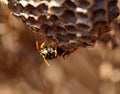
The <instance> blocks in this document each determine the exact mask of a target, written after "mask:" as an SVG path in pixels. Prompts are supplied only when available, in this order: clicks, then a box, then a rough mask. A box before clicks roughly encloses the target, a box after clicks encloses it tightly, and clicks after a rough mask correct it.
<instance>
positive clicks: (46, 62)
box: [43, 56, 50, 66]
mask: <svg viewBox="0 0 120 94" xmlns="http://www.w3.org/2000/svg"><path fill="white" fill-rule="evenodd" d="M43 59H44V62H45V64H46V65H47V66H50V64H49V63H48V61H47V60H46V59H45V57H44V56H43Z"/></svg>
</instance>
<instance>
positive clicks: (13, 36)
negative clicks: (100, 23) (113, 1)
mask: <svg viewBox="0 0 120 94" xmlns="http://www.w3.org/2000/svg"><path fill="white" fill-rule="evenodd" d="M118 1H119V4H118V5H119V6H120V0H118ZM119 32H120V16H119V17H118V19H117V20H116V21H115V22H114V24H113V28H112V30H111V31H110V32H108V33H106V34H105V35H104V36H102V38H101V39H100V40H99V41H98V42H97V43H96V45H95V47H94V48H79V49H78V50H76V51H75V52H74V53H72V54H71V55H70V56H69V57H68V58H67V59H66V60H63V59H54V60H51V61H49V62H50V63H51V66H50V67H47V66H46V65H45V63H43V60H42V58H41V56H39V55H38V53H37V51H36V49H35V41H36V40H40V38H39V36H38V35H37V34H35V33H33V32H31V31H29V30H28V28H27V27H25V26H24V25H23V23H22V22H21V21H19V20H17V19H16V18H14V17H13V16H12V15H11V14H10V12H9V11H8V9H7V8H6V6H2V5H0V94H73V93H74V94H120V34H119Z"/></svg>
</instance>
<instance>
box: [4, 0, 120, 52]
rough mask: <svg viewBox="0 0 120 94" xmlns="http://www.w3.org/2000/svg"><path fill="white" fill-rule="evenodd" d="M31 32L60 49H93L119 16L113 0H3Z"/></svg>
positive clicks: (115, 1) (115, 0)
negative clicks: (88, 47)
mask: <svg viewBox="0 0 120 94" xmlns="http://www.w3.org/2000/svg"><path fill="white" fill-rule="evenodd" d="M4 2H5V3H6V4H7V5H8V7H9V9H10V10H11V12H12V13H13V15H14V16H16V17H17V18H19V19H21V20H22V21H23V22H24V23H25V24H26V25H27V26H28V27H29V28H30V29H31V30H32V31H35V32H37V33H38V34H40V36H41V37H43V38H44V39H46V40H47V41H49V44H51V43H52V44H53V45H55V46H57V47H60V48H62V49H64V50H67V51H71V50H74V49H76V48H78V47H79V46H84V47H85V46H93V45H94V44H95V42H96V40H97V39H99V37H100V36H101V35H102V34H103V33H104V32H107V31H109V30H110V28H111V22H112V21H113V20H114V19H115V18H116V17H117V16H118V15H119V10H118V7H117V0H4Z"/></svg>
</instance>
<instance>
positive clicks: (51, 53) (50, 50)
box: [36, 41, 68, 66]
mask: <svg viewBox="0 0 120 94" xmlns="http://www.w3.org/2000/svg"><path fill="white" fill-rule="evenodd" d="M45 44H46V42H43V43H42V44H41V45H40V46H39V43H38V41H36V49H37V50H38V53H39V54H40V55H41V56H42V58H43V60H44V62H45V64H46V65H47V66H50V64H49V62H48V61H47V60H51V59H54V58H57V57H60V56H62V57H64V58H65V56H66V55H67V54H68V51H65V50H63V49H62V48H59V47H56V46H46V45H45Z"/></svg>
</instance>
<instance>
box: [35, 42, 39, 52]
mask: <svg viewBox="0 0 120 94" xmlns="http://www.w3.org/2000/svg"><path fill="white" fill-rule="evenodd" d="M36 49H37V50H39V44H38V41H36Z"/></svg>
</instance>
